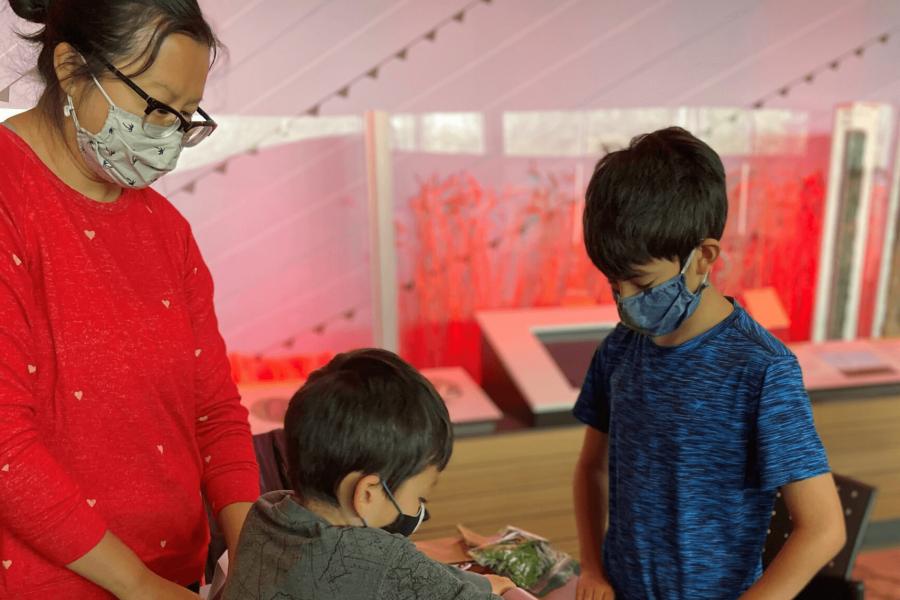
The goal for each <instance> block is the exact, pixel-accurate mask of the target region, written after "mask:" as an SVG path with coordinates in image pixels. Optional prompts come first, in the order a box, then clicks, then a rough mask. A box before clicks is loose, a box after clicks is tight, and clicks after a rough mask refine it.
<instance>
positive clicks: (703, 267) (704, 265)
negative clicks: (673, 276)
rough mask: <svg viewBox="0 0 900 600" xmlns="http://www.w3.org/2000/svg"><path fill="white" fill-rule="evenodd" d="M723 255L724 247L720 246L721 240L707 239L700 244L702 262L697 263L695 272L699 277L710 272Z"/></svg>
mask: <svg viewBox="0 0 900 600" xmlns="http://www.w3.org/2000/svg"><path fill="white" fill-rule="evenodd" d="M721 253H722V247H721V246H720V245H719V240H714V239H713V238H706V239H705V240H703V241H702V242H700V256H699V258H700V260H698V261H697V267H696V271H695V272H696V273H697V274H698V275H703V274H705V273H706V272H707V271H709V268H710V266H711V265H712V264H713V263H714V262H716V261H717V260H718V259H719V254H721Z"/></svg>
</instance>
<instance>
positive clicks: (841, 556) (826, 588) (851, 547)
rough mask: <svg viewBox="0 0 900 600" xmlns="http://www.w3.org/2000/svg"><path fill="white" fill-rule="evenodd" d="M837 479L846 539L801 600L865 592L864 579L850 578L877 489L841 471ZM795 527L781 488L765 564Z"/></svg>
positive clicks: (858, 598)
mask: <svg viewBox="0 0 900 600" xmlns="http://www.w3.org/2000/svg"><path fill="white" fill-rule="evenodd" d="M834 481H835V484H836V485H837V490H838V495H839V496H840V498H841V506H842V507H843V509H844V518H845V520H846V527H847V543H846V544H845V545H844V548H843V549H842V550H841V551H840V552H839V553H838V555H837V556H835V557H834V559H833V560H832V561H831V562H829V563H828V564H827V565H826V566H825V567H824V568H823V569H822V570H821V571H820V572H819V573H818V575H816V577H815V578H814V579H813V580H812V582H810V584H809V585H808V586H807V587H806V588H805V589H804V590H803V591H802V592H801V593H800V594H799V595H798V596H797V598H798V599H799V600H832V599H833V600H845V599H846V600H862V599H863V597H864V594H865V590H864V587H863V584H862V582H860V581H853V580H851V579H850V578H851V576H852V574H853V567H854V565H855V563H856V555H857V554H858V553H859V549H860V546H861V545H862V541H863V538H864V537H865V533H866V529H867V528H868V526H869V516H870V514H871V512H872V506H873V505H874V504H875V496H876V490H875V488H873V487H871V486H869V485H866V484H865V483H862V482H860V481H856V480H855V479H851V478H849V477H844V476H842V475H835V476H834ZM792 530H793V524H792V523H791V517H790V514H789V513H788V509H787V505H786V504H785V502H784V498H783V497H782V495H781V492H779V493H778V495H777V496H776V499H775V507H774V509H773V515H772V521H771V524H770V525H769V535H768V537H767V538H766V546H765V550H764V551H763V566H765V567H768V566H769V564H771V562H772V560H774V558H775V555H777V554H778V552H779V551H780V550H781V547H782V546H784V542H785V540H787V539H788V537H790V534H791V531H792Z"/></svg>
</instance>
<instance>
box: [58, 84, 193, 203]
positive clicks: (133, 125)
mask: <svg viewBox="0 0 900 600" xmlns="http://www.w3.org/2000/svg"><path fill="white" fill-rule="evenodd" d="M92 78H93V77H92ZM93 79H94V84H96V86H97V87H98V88H100V92H101V93H102V94H103V97H104V98H106V101H107V102H108V103H109V115H108V116H107V117H106V123H104V125H103V128H102V129H101V130H100V132H99V133H96V134H94V133H91V132H90V131H87V130H86V129H84V128H83V127H82V126H81V124H80V123H79V122H78V116H77V115H76V114H75V105H74V104H73V102H72V97H71V96H67V101H66V106H65V107H64V109H63V111H64V112H65V115H66V117H71V118H72V121H73V122H74V123H75V134H76V139H77V142H78V149H79V150H80V151H81V156H82V157H83V158H84V161H85V162H86V163H87V165H88V166H89V167H90V168H91V170H92V171H93V172H94V173H96V174H97V175H98V176H100V177H102V178H103V179H105V180H106V181H109V182H110V183H114V184H116V185H118V186H121V187H125V188H146V187H149V186H150V185H152V184H153V183H154V182H155V181H156V180H157V179H159V178H160V177H162V176H163V175H165V174H167V173H169V172H171V171H172V170H173V169H174V168H175V165H177V164H178V157H179V156H181V150H182V149H183V147H184V144H183V138H184V133H182V132H181V131H176V132H174V133H168V132H166V128H165V127H162V126H154V125H151V124H149V123H145V122H144V119H143V117H140V116H138V115H135V114H132V113H130V112H128V111H125V110H122V109H121V108H119V107H118V106H116V105H115V103H114V102H113V101H112V99H110V97H109V95H108V94H107V93H106V90H104V89H103V86H101V85H100V82H99V81H97V79H96V78H93ZM148 127H159V130H160V131H159V135H158V137H154V136H152V135H148V133H147V128H148Z"/></svg>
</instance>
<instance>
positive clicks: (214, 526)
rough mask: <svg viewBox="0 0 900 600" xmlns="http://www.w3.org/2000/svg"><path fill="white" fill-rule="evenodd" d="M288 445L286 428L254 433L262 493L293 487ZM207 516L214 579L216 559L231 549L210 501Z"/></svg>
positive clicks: (210, 571) (209, 569)
mask: <svg viewBox="0 0 900 600" xmlns="http://www.w3.org/2000/svg"><path fill="white" fill-rule="evenodd" d="M286 448H287V447H286V445H285V439H284V429H275V430H274V431H269V432H267V433H260V434H257V435H254V436H253V449H254V450H255V451H256V461H257V462H258V463H259V488H260V490H261V491H262V493H263V494H266V493H268V492H272V491H275V490H284V489H288V488H290V487H291V485H290V483H289V480H288V474H287V450H286ZM206 517H207V519H208V520H209V531H210V541H209V551H208V554H207V556H206V580H207V581H212V577H213V574H214V573H215V571H216V562H217V561H218V560H219V557H220V556H222V554H223V553H224V552H225V551H227V550H228V546H227V544H226V543H225V536H224V535H223V534H222V531H221V529H219V524H218V523H217V522H216V520H215V519H214V518H213V515H212V511H211V510H210V509H209V505H208V504H207V507H206Z"/></svg>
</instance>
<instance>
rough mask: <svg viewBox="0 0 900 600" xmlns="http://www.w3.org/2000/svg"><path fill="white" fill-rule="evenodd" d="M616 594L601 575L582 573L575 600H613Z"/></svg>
mask: <svg viewBox="0 0 900 600" xmlns="http://www.w3.org/2000/svg"><path fill="white" fill-rule="evenodd" d="M615 598H616V593H615V592H614V591H613V589H612V586H611V585H610V584H609V581H608V580H607V579H606V577H605V576H604V575H603V574H602V573H591V572H590V571H582V572H581V577H580V578H579V579H578V588H577V590H576V592H575V600H615Z"/></svg>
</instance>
